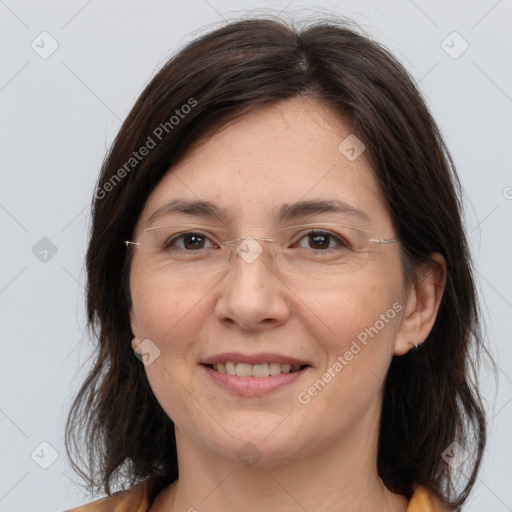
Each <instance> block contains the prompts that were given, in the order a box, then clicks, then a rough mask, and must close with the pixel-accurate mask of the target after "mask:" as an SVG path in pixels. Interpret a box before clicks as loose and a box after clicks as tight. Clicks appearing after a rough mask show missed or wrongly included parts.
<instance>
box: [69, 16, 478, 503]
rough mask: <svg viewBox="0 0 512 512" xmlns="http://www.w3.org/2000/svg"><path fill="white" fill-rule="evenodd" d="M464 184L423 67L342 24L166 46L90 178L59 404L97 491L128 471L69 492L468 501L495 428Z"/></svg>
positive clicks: (216, 34) (120, 498)
mask: <svg viewBox="0 0 512 512" xmlns="http://www.w3.org/2000/svg"><path fill="white" fill-rule="evenodd" d="M459 193H460V190H459V184H458V179H457V176H456V172H455V169H454V166H453V163H452V160H451V158H450V155H449V153H448V151H447V149H446V147H445V145H444V143H443V140H442V138H441V136H440V134H439V131H438V129H437V127H436V125H435V122H434V120H433V119H432V117H431V115H430V114H429V112H428V110H427V108H426V106H425V103H424V101H423V100H422V98H421V96H420V94H419V92H418V90H417V89H416V87H415V85H414V83H413V82H412V80H411V78H410V77H409V76H408V74H407V72H406V71H405V70H404V69H403V67H402V66H401V65H400V64H399V63H398V62H397V61H396V60H395V59H394V58H393V57H392V56H391V55H390V54H389V53H388V52H387V51H386V50H385V49H384V48H382V47H381V46H380V45H378V44H377V43H375V42H373V41H371V40H370V39H369V38H368V37H366V36H365V35H362V34H360V33H359V32H358V31H357V30H355V29H353V28H352V27H350V26H349V25H348V24H346V23H343V22H338V21H333V20H330V21H329V22H325V23H317V24H312V25H309V26H306V27H304V28H303V29H294V28H292V27H290V26H288V25H286V24H285V23H284V22H282V21H279V20H262V19H253V20H246V21H239V22H234V23H229V24H226V25H225V26H224V27H222V28H220V29H218V30H215V31H213V32H211V33H209V34H206V35H205V36H203V37H201V38H199V39H197V40H195V41H193V42H192V43H191V44H189V45H188V46H187V47H186V48H184V49H183V50H182V51H181V52H180V53H179V54H178V55H176V56H175V57H173V58H172V59H170V61H169V62H168V63H167V64H166V65H165V66H164V67H163V68H162V69H161V70H160V72H159V73H158V74H157V75H156V76H155V77H154V78H153V80H152V81H151V82H150V83H149V85H148V86H147V87H146V89H145V90H144V91H143V93H142V94H141V96H140V98H139V99H138V101H137V102H136V104H135V106H134V108H133V109H132V111H131V113H130V114H129V116H128V118H127V119H126V121H125V122H124V124H123V126H122V128H121V130H120V132H119V134H118V136H117V138H116V141H115V142H114V144H113V147H112V149H111V151H110V153H109V155H108V157H107V158H106V160H105V162H104V165H103V169H102V173H101V176H100V178H99V181H98V188H97V191H96V194H95V200H94V204H93V225H92V231H91V238H90V245H89V250H88V254H87V270H88V292H87V300H88V318H89V322H90V325H91V327H93V329H94V332H95V333H96V334H97V336H98V339H99V345H98V351H97V354H96V361H95V364H94V367H93V369H92V370H91V373H90V375H89V376H88V378H87V380H86V381H85V383H84V384H83V386H82V388H81V389H80V391H79V393H78V395H77V397H76V399H75V401H74V403H73V407H72V410H71V412H70V416H69V418H68V424H67V438H66V440H67V446H68V450H69V452H70V456H71V457H72V463H73V465H74V467H75V469H76V470H77V471H78V472H79V473H80V474H81V475H82V476H83V477H85V478H86V479H87V480H88V482H89V485H90V488H91V489H94V488H95V487H96V488H98V489H99V488H102V489H103V490H104V491H105V493H106V494H109V495H110V494H111V488H112V484H114V483H116V482H126V481H128V482H129V488H128V489H127V490H125V491H124V492H121V493H117V494H115V495H113V496H111V497H109V498H105V499H103V500H101V501H97V502H94V503H92V504H90V505H86V506H84V507H79V508H78V509H74V510H75V511H80V512H83V511H89V510H108V511H111V510H112V511H114V510H115V511H128V510H130V511H131V510H137V511H139V512H142V511H148V510H149V511H151V512H159V511H163V510H165V511H173V512H174V511H178V510H189V511H194V510H198V511H201V510H207V511H210V512H215V511H217V510H219V511H220V510H222V511H227V510H239V509H242V508H243V509H244V510H246V511H251V510H279V511H283V510H284V511H288V510H290V511H292V510H315V511H334V510H336V511H345V512H348V511H355V510H357V511H367V510H368V511H370V510H372V511H374V510H379V511H386V512H387V511H393V512H398V511H406V510H407V511H410V512H411V511H416V512H419V511H422V512H427V511H435V510H457V509H459V508H460V507H461V506H462V505H463V503H464V502H465V500H466V499H467V496H468V494H469V492H470V490H471V488H472V486H473V484H474V481H475V478H476V475H477V471H478V468H479V465H480V460H481V457H482V451H483V448H484V444H485V417H484V413H483V408H482V405H481V399H480V396H479V394H478V390H477V388H476V386H475V385H474V384H473V381H472V378H471V377H472V374H471V373H470V372H469V370H470V368H471V358H470V356H471V352H472V350H474V349H475V350H476V351H478V349H479V347H480V344H481V341H480V338H479V323H478V307H477V302H476V293H475V286H474V281H473V275H472V270H471V264H470V256H469V252H468V247H467V242H466V238H465V234H464V231H463V228H462V224H461V214H460V208H461V205H460V202H459V195H458V194H459ZM134 354H135V355H136V356H137V357H134ZM469 440H471V442H469ZM79 446H85V447H86V451H85V456H84V454H81V453H80V448H79ZM73 454H74V455H73ZM73 457H75V458H73ZM84 467H85V468H86V469H83V468H84ZM461 479H462V480H461ZM461 481H462V483H461Z"/></svg>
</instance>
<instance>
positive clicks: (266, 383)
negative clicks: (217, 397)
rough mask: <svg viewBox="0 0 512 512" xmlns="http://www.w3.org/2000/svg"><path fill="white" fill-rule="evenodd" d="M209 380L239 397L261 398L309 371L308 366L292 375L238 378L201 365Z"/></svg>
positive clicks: (281, 374)
mask: <svg viewBox="0 0 512 512" xmlns="http://www.w3.org/2000/svg"><path fill="white" fill-rule="evenodd" d="M201 367H202V368H203V369H204V370H205V371H206V373H207V374H208V375H209V376H210V378H211V379H212V380H213V382H215V384H217V385H218V386H220V387H221V388H224V389H226V390H228V391H231V392H232V393H234V394H236V395H240V396H262V395H267V394H268V393H271V392H272V391H275V390H276V389H280V388H282V387H284V386H287V385H289V384H292V383H293V382H295V381H297V380H298V379H300V378H301V377H302V376H303V375H304V374H305V373H306V372H307V370H308V369H309V367H308V366H306V367H305V368H302V369H301V370H298V371H296V372H293V373H280V374H279V375H269V376H268V377H238V376H237V375H229V374H228V373H220V372H218V371H216V370H212V369H211V368H209V367H208V366H205V365H201Z"/></svg>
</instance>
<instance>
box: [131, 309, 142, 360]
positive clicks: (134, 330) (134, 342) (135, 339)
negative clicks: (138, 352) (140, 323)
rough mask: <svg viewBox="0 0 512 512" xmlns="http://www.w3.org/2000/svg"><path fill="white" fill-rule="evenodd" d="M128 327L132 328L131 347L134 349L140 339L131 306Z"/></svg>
mask: <svg viewBox="0 0 512 512" xmlns="http://www.w3.org/2000/svg"><path fill="white" fill-rule="evenodd" d="M130 327H131V329H132V334H133V339H132V349H133V350H135V349H136V348H137V346H138V345H139V344H140V339H139V329H138V327H137V320H136V318H135V313H134V311H133V306H131V307H130Z"/></svg>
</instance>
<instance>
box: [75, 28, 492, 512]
mask: <svg viewBox="0 0 512 512" xmlns="http://www.w3.org/2000/svg"><path fill="white" fill-rule="evenodd" d="M298 96H303V97H310V98H313V99H315V100H316V101H318V102H322V103H324V104H326V105H328V106H329V107H330V108H331V109H332V110H333V111H334V112H337V113H338V114H339V116H340V118H341V119H343V120H344V121H345V122H346V123H348V124H349V125H350V126H351V129H352V131H353V133H355V134H356V135H357V137H359V138H360V139H361V140H362V141H364V144H365V145H366V150H365V156H366V158H367V159H368V161H369V163H370V165H371V167H372V169H373V172H374V175H375V178H376V180H377V181H378V183H379V184H380V187H381V189H382V190H383V192H384V199H385V200H386V201H387V204H388V207H389V210H390V212H391V216H392V220H393V222H394V224H395V226H396V230H397V234H398V237H399V239H400V240H401V245H402V251H403V254H402V260H403V270H404V275H405V277H406V278H407V280H408V282H409V283H411V282H414V280H415V276H417V275H418V272H419V271H420V269H421V267H422V266H423V265H424V264H426V263H429V262H431V255H432V253H434V252H438V253H440V254H442V255H443V256H444V258H445V259H446V263H447V283H446V289H445V292H444V295H443V298H442V303H441V305H440V310H439V313H438V316H437V319H436V322H435V325H434V327H433V329H432V331H431V333H430V335H429V336H428V338H427V339H426V341H425V343H423V344H422V345H421V346H420V347H419V348H418V349H417V350H414V351H411V352H409V353H408V354H407V355H405V356H402V357H396V356H395V357H394V358H393V360H392V363H391V366H390V368H389V372H388V375H387V378H386V382H385V390H384V400H383V414H382V419H381V425H380V436H379V447H378V471H379V475H380V477H381V478H382V480H383V482H384V483H385V485H386V486H387V487H388V488H389V489H390V490H392V491H393V492H397V493H400V494H404V495H405V496H408V497H410V495H411V494H412V491H413V487H414V486H416V485H422V486H425V487H426V488H427V489H428V490H429V491H430V492H431V493H433V494H434V495H435V496H437V497H438V498H439V499H440V500H441V501H442V502H443V503H444V504H446V505H449V506H451V507H454V508H458V507H460V506H461V505H462V504H463V503H464V501H465V500H466V498H467V496H468V494H469V492H470V490H471V488H472V486H473V484H474V482H475V478H476V475H477V471H478V468H479V465H480V460H481V457H482V452H483V448H484V444H485V437H486V430H485V417H484V411H483V407H482V401H481V398H480V395H479V393H478V388H477V385H476V382H477V381H476V366H475V361H478V360H479V355H480V353H481V349H482V348H483V345H482V342H481V335H480V327H479V316H480V314H479V308H478V302H477V295H476V290H475V283H474V278H473V270H472V264H471V259H470V254H469V251H468V244H467V240H466V236H465V234H464V230H463V226H462V222H461V215H462V204H461V199H460V198H461V187H460V183H459V181H458V178H457V175H456V171H455V168H454V164H453V162H452V159H451V157H450V155H449V152H448V150H447V148H446V147H445V144H444V142H443V140H442V137H441V135H440V132H439V130H438V128H437V126H436V123H435V121H434V120H433V118H432V116H431V114H430V113H429V111H428V109H427V107H426V105H425V102H424V100H423V99H422V97H421V94H420V93H419V91H418V89H417V87H416V86H415V84H414V82H413V80H412V79H411V77H410V76H409V75H408V73H407V72H406V71H405V69H404V68H403V67H402V65H401V64H400V63H399V62H398V61H397V60H396V59H395V58H394V57H393V56H392V55H390V53H389V52H388V51H387V50H386V49H384V48H383V47H382V46H381V45H379V44H377V43H376V42H374V41H372V40H371V38H369V37H368V36H366V35H364V34H363V33H360V31H359V32H358V30H357V29H356V28H354V26H353V25H352V24H351V23H349V22H346V21H345V20H338V19H333V18H332V19H329V20H328V21H321V22H315V23H313V24H309V25H308V24H307V23H306V24H305V25H304V27H302V28H301V29H297V28H295V27H293V26H292V24H287V23H285V22H284V21H282V20H275V19H248V20H243V21H237V22H232V23H227V24H225V25H224V26H222V27H221V28H218V29H216V30H214V31H212V32H210V33H207V34H206V35H204V36H202V37H200V38H198V39H196V40H194V41H193V42H192V43H190V44H189V45H187V46H186V47H185V48H184V49H182V50H181V51H180V52H179V53H178V54H177V55H175V56H174V57H172V58H171V59H170V60H169V61H168V62H167V63H166V64H165V65H164V67H163V68H162V69H161V70H160V71H159V72H158V73H157V74H156V76H155V77H154V78H153V79H152V80H151V82H150V83H149V84H148V85H147V86H146V88H145V89H144V91H143V92H142V94H141V95H140V97H139V98H138V100H137V102H136V104H135V106H134V107H133V108H132V110H131V112H130V114H129V115H128V117H127V119H126V120H125V122H124V123H123V125H122V127H121V130H120V132H119V134H118V135H117V137H116V140H115V141H114V143H113V145H112V148H111V149H110V152H109V153H108V155H107V157H106V158H105V161H104V163H103V166H102V170H101V174H100V176H99V180H98V189H97V191H96V194H95V198H94V200H93V205H92V227H91V233H90V243H89V248H88V252H87V273H88V274H87V276H88V280H87V313H88V322H89V327H90V328H91V331H92V334H93V335H94V336H96V337H97V339H98V340H99V344H98V346H97V351H96V353H95V361H94V365H93V367H92V369H91V370H90V373H89V375H88V376H87V379H86V380H85V382H84V383H83V384H82V386H81V388H80V390H79V392H78V393H77V395H76V397H75V399H74V401H73V404H72V407H71V410H70V412H69V417H68V421H67V424H66V449H67V451H68V456H69V457H70V460H71V462H72V466H73V468H74V469H75V470H76V471H77V472H78V473H79V474H80V475H81V476H82V477H83V478H84V479H85V480H86V482H87V484H88V486H89V489H94V488H95V487H96V488H98V489H104V490H105V492H106V493H107V494H111V487H112V484H113V483H114V482H115V481H116V480H119V481H123V480H125V479H128V480H129V481H130V483H133V482H135V481H138V480H141V479H144V478H146V477H154V479H151V481H153V482H154V484H153V487H152V488H151V495H152V496H155V495H156V494H157V493H158V492H159V491H160V490H161V489H162V488H164V487H165V486H167V485H169V484H170V483H171V482H172V481H174V480H175V479H176V478H177V477H178V467H177V458H176V446H175V437H174V425H173V422H172V421H171V420H170V419H169V418H168V417H167V415H166V414H165V412H164V411H163V410H162V408H161V407H160V405H159V404H158V402H157V400H156V398H155V396H154V394H153V392H152V390H151V388H150V386H149V384H148V381H147V378H146V376H145V372H144V367H143V365H141V364H140V362H139V361H138V360H137V359H136V358H135V357H134V355H133V351H132V349H131V344H130V341H131V339H132V333H131V329H130V323H129V315H128V312H129V307H130V291H129V287H128V279H127V276H128V270H129V264H130V260H129V254H130V253H129V252H127V250H126V248H125V246H124V244H123V241H124V240H128V239H130V237H131V236H132V232H133V229H134V226H135V223H136V222H137V220H138V217H139V215H140V212H141V210H142V208H143V206H144V204H145V201H146V199H147V197H148V195H149V194H150V192H151V191H152V190H153V189H154V188H155V186H156V185H157V184H158V183H159V181H160V180H161V179H162V177H163V176H164V175H165V174H166V173H167V172H168V171H169V169H170V168H172V166H173V165H175V164H176V163H177V162H178V161H179V159H180V158H183V156H184V155H186V152H187V149H189V148H190V147H191V145H192V144H193V143H194V142H197V141H198V140H199V139H200V138H201V137H204V136H205V135H206V134H208V133H210V132H211V131H212V130H213V129H214V128H216V127H218V126H222V125H223V124H224V123H226V122H228V121H230V120H233V119H235V118H236V117H238V116H241V115H243V114H244V113H246V112H249V111H251V110H254V109H256V108H258V107H259V106H262V105H265V104H269V103H271V102H276V101H279V100H284V99H287V98H294V97H298ZM185 105H188V107H187V108H185V107H184V106H185ZM150 140H151V141H152V143H153V144H152V143H151V142H150ZM150 146H152V147H150ZM142 147H146V148H150V149H149V151H144V152H143V151H141V148H142ZM139 152H140V154H139ZM142 153H144V154H145V156H142ZM135 154H137V156H135ZM473 352H474V355H473ZM453 442H457V443H459V444H460V445H461V446H462V447H463V449H464V450H465V452H467V453H468V454H469V455H470V457H468V460H467V461H466V462H467V465H466V466H465V467H467V471H466V472H465V474H464V475H463V474H462V472H461V471H460V470H459V471H456V470H455V469H454V468H452V467H451V466H450V464H448V463H447V462H445V460H444V458H443V452H444V451H445V449H447V448H448V447H449V445H450V444H451V443H453ZM82 447H83V449H82ZM75 457H76V458H75ZM445 458H446V457H445ZM83 467H86V468H87V469H85V470H83V469H82V468H83ZM461 475H462V476H465V477H466V478H463V479H462V485H459V487H457V483H458V482H459V479H460V477H461Z"/></svg>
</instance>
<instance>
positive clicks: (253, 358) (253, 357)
mask: <svg viewBox="0 0 512 512" xmlns="http://www.w3.org/2000/svg"><path fill="white" fill-rule="evenodd" d="M228 361H232V362H233V363H247V364H262V363H280V364H290V365H292V366H297V365H300V366H304V365H307V366H311V364H310V363H309V362H308V361H301V360H300V359H296V358H294V357H289V356H285V355H282V354H275V353H272V352H260V353H259V354H242V353H241V352H223V353H221V354H217V355H214V356H210V357H207V358H206V359H205V360H204V361H201V364H204V365H206V364H217V363H227V362H228ZM239 378H241V377H239ZM249 378H253V377H249ZM257 378H261V379H266V378H267V377H257Z"/></svg>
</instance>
